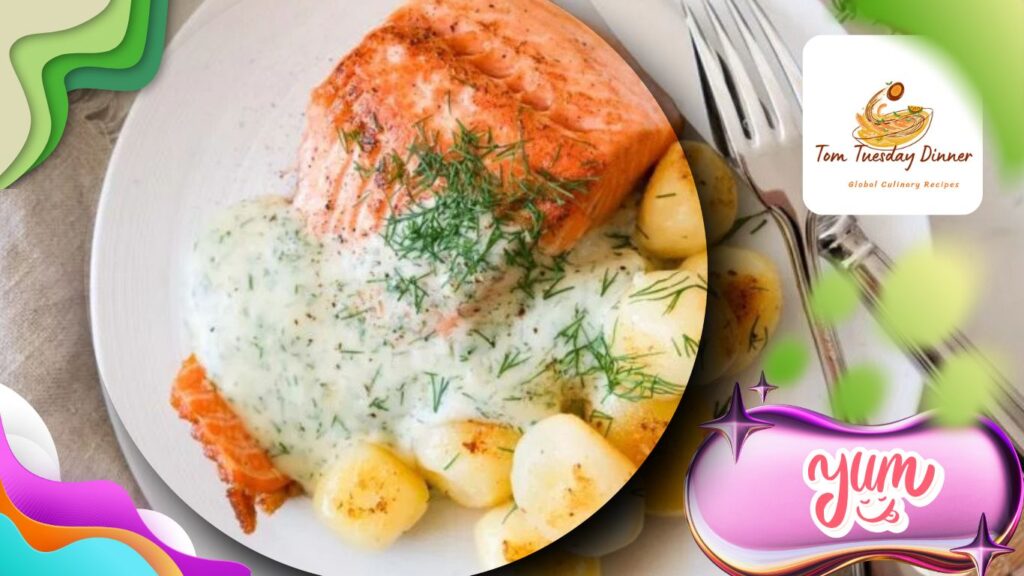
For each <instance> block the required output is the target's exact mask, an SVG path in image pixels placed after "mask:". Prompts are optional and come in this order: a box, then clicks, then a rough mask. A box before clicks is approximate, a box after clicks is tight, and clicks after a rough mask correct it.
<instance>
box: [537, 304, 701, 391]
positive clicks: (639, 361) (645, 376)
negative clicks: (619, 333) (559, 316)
mask: <svg viewBox="0 0 1024 576" xmlns="http://www.w3.org/2000/svg"><path fill="white" fill-rule="evenodd" d="M585 321H586V315H585V313H583V312H582V311H580V310H579V309H577V310H576V313H575V315H574V317H573V320H572V322H570V323H569V324H568V325H567V326H566V327H565V328H563V329H562V330H561V331H560V332H559V333H558V336H557V338H558V339H559V340H560V341H562V343H563V344H565V345H567V346H568V351H567V352H566V353H565V354H564V355H563V356H562V357H561V358H558V359H556V361H555V363H556V367H557V370H558V371H559V372H560V374H561V375H562V376H563V377H564V378H567V379H585V378H593V377H597V378H598V379H599V380H603V384H604V386H605V388H606V393H607V396H617V397H619V398H622V399H624V400H629V401H638V400H646V399H650V398H653V397H655V396H658V395H666V394H667V395H679V394H682V392H683V389H684V386H681V385H679V384H675V383H673V382H669V381H667V380H665V379H663V378H661V377H660V376H657V375H654V374H651V373H649V372H647V370H646V366H645V364H644V363H643V359H644V358H646V357H648V356H651V354H616V353H615V352H613V351H612V342H614V341H615V330H613V331H612V335H611V339H610V340H609V339H608V338H606V337H605V335H604V333H603V332H602V331H600V330H594V332H596V333H597V335H596V336H590V335H589V334H588V330H587V326H586V322H585Z"/></svg>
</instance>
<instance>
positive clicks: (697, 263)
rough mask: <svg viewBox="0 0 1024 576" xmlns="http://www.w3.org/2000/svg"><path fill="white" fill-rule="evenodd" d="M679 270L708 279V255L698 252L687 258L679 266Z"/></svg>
mask: <svg viewBox="0 0 1024 576" xmlns="http://www.w3.org/2000/svg"><path fill="white" fill-rule="evenodd" d="M679 269H680V270H683V271H684V272H689V273H691V274H696V275H697V276H698V277H700V278H704V279H707V277H708V253H707V252H699V253H697V254H694V255H692V256H690V257H688V258H687V259H686V260H683V262H682V263H681V264H680V265H679Z"/></svg>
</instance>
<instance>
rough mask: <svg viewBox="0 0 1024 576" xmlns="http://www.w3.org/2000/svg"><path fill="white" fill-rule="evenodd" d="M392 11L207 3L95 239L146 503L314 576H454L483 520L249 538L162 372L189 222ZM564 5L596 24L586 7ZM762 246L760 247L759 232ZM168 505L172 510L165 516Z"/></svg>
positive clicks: (248, 172) (455, 515)
mask: <svg viewBox="0 0 1024 576" xmlns="http://www.w3.org/2000/svg"><path fill="white" fill-rule="evenodd" d="M623 1H626V0H623ZM631 1H632V0H631ZM653 1H659V0H653ZM397 3H398V1H397V0H386V1H384V0H382V1H375V2H366V1H362V0H332V1H331V2H322V1H317V0H297V1H293V2H279V1H277V0H247V1H246V2H244V3H243V2H239V1H238V0H207V2H205V3H204V5H203V6H202V8H201V9H200V10H199V12H198V13H197V14H196V15H195V16H194V17H193V20H192V21H190V22H189V24H188V25H187V26H186V27H185V29H183V30H182V31H181V33H179V35H178V37H177V38H176V39H175V42H174V43H173V44H172V46H171V48H170V50H168V52H167V55H166V57H165V59H164V63H163V66H162V68H161V70H160V73H159V75H158V77H157V79H156V80H155V81H154V82H153V84H152V85H150V86H149V87H147V88H146V89H145V90H144V91H143V92H142V93H141V94H140V95H139V98H138V100H137V101H136V104H135V106H134V107H133V109H132V112H131V114H130V115H129V118H128V120H127V121H126V123H125V126H124V128H123V130H122V132H121V135H120V137H119V140H118V146H117V148H116V150H115V153H114V156H113V158H112V160H111V163H110V168H109V172H108V175H107V179H106V182H105V185H104V190H103V195H102V198H101V201H100V207H99V212H98V215H97V222H96V231H95V237H94V245H93V260H92V274H91V290H90V292H91V296H90V297H91V313H92V322H93V337H94V341H95V349H96V356H97V362H98V365H99V369H100V374H101V376H102V379H103V382H104V385H105V387H106V391H107V393H108V395H109V398H110V401H111V403H112V405H113V407H114V409H115V410H116V412H117V414H118V416H119V417H120V419H121V420H122V421H123V423H124V426H125V429H126V430H127V432H128V434H129V435H130V438H131V440H132V442H133V443H134V444H135V445H136V446H137V447H138V449H139V451H140V452H141V454H142V455H143V456H144V457H145V458H146V461H147V462H148V464H149V466H151V467H152V469H153V470H154V471H155V472H156V474H157V475H158V476H159V478H160V479H161V480H162V481H163V482H162V483H157V482H152V481H147V480H145V478H142V479H141V482H142V484H143V488H144V490H146V492H147V494H151V493H153V492H156V491H159V490H162V485H163V483H165V484H166V486H167V487H169V488H170V489H171V490H172V491H173V492H174V494H176V496H177V497H180V499H181V501H182V502H183V503H184V504H185V505H187V506H188V507H189V508H191V509H192V510H195V511H196V512H197V513H198V514H199V515H200V516H202V517H203V518H204V519H205V520H206V521H208V522H209V523H210V524H212V525H213V526H215V527H216V528H217V529H219V530H221V531H222V532H223V533H225V534H227V535H228V536H229V537H231V538H233V539H235V540H237V541H239V542H241V543H242V544H244V545H245V546H248V547H249V548H251V549H252V550H255V551H257V552H259V553H261V554H264V555H266V556H268V557H270V558H273V559H275V560H278V561H281V562H283V563H285V564H288V565H291V566H295V567H297V568H301V569H303V570H307V571H310V572H315V573H320V574H341V573H344V574H370V573H384V574H392V573H396V574H406V573H417V574H421V575H423V576H430V575H435V574H436V575H447V574H451V575H459V576H462V575H465V574H471V573H473V572H475V571H476V570H477V569H478V564H477V560H476V557H475V552H474V550H473V544H472V524H473V522H474V520H475V519H476V518H477V516H478V514H477V513H474V512H470V511H464V510H461V509H458V508H457V507H455V506H453V505H450V504H448V503H447V502H443V501H441V502H436V503H435V504H434V505H432V507H431V510H430V512H429V513H428V515H427V516H426V518H425V519H424V521H423V522H421V523H420V524H419V525H418V526H417V527H416V528H415V529H414V530H413V531H412V532H411V533H410V534H408V535H406V536H405V537H404V538H403V539H402V540H401V541H400V542H399V543H398V544H397V545H396V546H394V547H393V548H391V549H389V550H388V551H386V552H383V553H376V554H369V553H364V552H359V551H356V550H353V549H350V548H348V547H346V546H344V545H342V544H341V543H339V542H338V540H337V539H336V538H335V537H334V536H332V535H331V534H330V533H329V532H328V531H327V530H326V529H325V528H324V527H323V526H322V525H321V524H320V523H319V522H318V521H317V520H316V519H315V518H314V517H313V514H312V508H311V506H309V503H308V502H307V501H304V500H301V499H300V500H296V501H292V502H289V503H288V504H286V505H285V506H284V507H283V508H282V509H281V510H280V511H279V512H278V513H277V514H275V515H274V516H272V517H270V518H267V517H261V518H260V526H259V529H258V530H257V531H256V533H255V534H253V535H251V536H244V535H243V534H242V533H241V532H240V530H239V529H238V526H237V523H236V521H235V518H234V515H233V513H232V511H231V508H230V507H229V506H228V504H227V501H226V499H225V498H224V487H223V485H222V484H221V483H220V482H219V480H218V479H217V476H216V473H215V470H214V466H213V465H212V463H210V462H209V461H208V460H206V459H205V458H204V457H203V455H202V451H201V449H200V447H199V445H198V444H197V443H196V442H194V441H193V440H192V439H191V438H190V437H189V433H188V427H187V425H185V424H184V423H183V422H181V421H180V420H178V418H177V417H176V416H175V414H174V412H173V411H172V410H171V409H170V407H169V405H168V402H167V400H168V392H169V386H170V381H171V378H172V377H173V375H174V373H175V372H176V370H177V368H178V365H179V363H180V361H181V359H182V358H184V357H185V356H186V355H187V354H188V353H189V349H188V345H187V339H186V335H185V330H184V323H183V307H182V300H183V298H182V296H183V291H184V290H183V288H182V287H183V285H184V283H183V274H182V272H183V268H184V266H183V265H184V262H183V260H184V257H185V255H186V254H187V252H188V248H189V246H190V245H191V241H192V239H193V237H194V235H195V232H196V227H197V224H198V223H199V222H201V221H202V220H203V219H204V218H206V217H207V216H209V215H210V214H211V213H212V212H213V211H216V210H217V209H219V208H222V207H224V206H227V205H229V204H231V203H234V202H236V201H238V200H241V199H243V198H248V197H252V196H256V195H264V194H281V195H284V194H287V193H288V192H289V191H290V189H291V186H292V184H293V179H292V177H291V176H290V168H291V166H292V165H293V162H294V159H295V158H296V149H297V146H298V142H299V136H300V131H301V127H302V112H303V110H304V108H305V105H306V98H307V95H308V92H309V90H310V89H311V88H312V87H313V86H315V85H316V84H317V83H318V82H319V81H320V80H321V79H322V78H323V77H324V76H325V75H326V74H327V73H328V71H329V70H330V68H331V66H332V65H333V64H334V63H335V62H336V61H337V59H338V58H339V57H340V56H341V55H342V54H344V53H345V52H347V51H348V50H349V49H350V48H351V47H353V46H354V45H355V44H356V43H358V41H359V40H360V39H361V38H362V36H363V35H364V34H365V33H366V31H368V30H369V29H370V28H372V27H373V26H374V25H376V24H377V23H379V22H380V21H381V20H382V19H383V18H384V17H385V16H386V15H387V14H388V13H389V12H390V11H391V10H392V9H393V8H394V6H395V5H396V4H397ZM562 4H565V5H568V7H570V8H571V9H573V11H574V12H576V13H577V14H580V15H581V16H583V17H584V20H586V21H590V22H594V19H593V18H594V13H593V12H592V11H591V10H590V9H589V6H588V5H587V4H586V2H585V0H575V1H567V2H562ZM637 14H638V15H639V14H642V12H641V11H637ZM788 14H789V16H790V17H791V19H792V20H791V21H797V20H796V19H797V18H802V17H801V16H800V15H799V13H797V12H796V11H795V10H794V9H792V8H790V9H789V10H788ZM666 56H669V57H678V56H674V55H666ZM692 82H694V83H695V82H697V79H696V78H693V79H692ZM871 224H872V223H870V222H869V223H868V225H869V227H871V228H872V229H873V230H874V231H877V232H879V234H880V236H879V237H880V240H881V241H882V243H883V245H885V246H886V247H887V248H889V249H893V250H894V251H897V252H898V251H899V249H901V248H904V247H906V246H907V245H909V244H912V243H914V242H915V241H919V240H921V239H923V238H926V237H927V227H926V224H925V223H924V220H923V219H904V220H901V221H900V225H899V226H891V225H881V226H871ZM765 238H767V236H765ZM751 240H753V238H752V239H751ZM757 243H758V244H765V243H764V242H762V241H761V240H760V238H758V239H757ZM763 249H764V250H767V251H768V252H769V253H770V255H771V256H772V257H773V258H775V259H776V261H777V262H779V263H780V264H783V263H785V262H786V259H785V256H784V252H783V251H782V250H781V245H780V244H778V242H775V241H772V242H768V243H767V244H765V247H764V248H763ZM790 288H791V287H790ZM787 298H788V300H787V301H788V302H789V303H790V304H789V306H788V313H787V315H786V317H785V319H784V321H783V324H782V326H781V327H780V331H781V332H787V331H789V332H800V331H802V329H803V320H802V317H801V316H800V314H799V311H798V308H797V306H796V305H795V304H794V303H795V302H797V300H796V295H795V293H794V292H792V290H790V291H789V293H787ZM868 325H870V324H869V323H867V322H862V323H861V325H860V328H859V329H857V330H854V331H853V332H855V333H854V334H851V336H853V339H851V340H849V341H848V344H849V345H848V351H849V352H851V354H850V355H851V356H856V355H857V354H856V353H855V352H857V351H858V350H859V351H860V353H861V354H863V355H864V356H874V357H879V358H880V359H881V360H882V361H883V363H885V364H887V365H892V366H894V367H895V368H894V370H896V371H897V372H899V370H903V372H901V373H898V374H894V378H896V377H899V378H900V381H907V382H911V381H910V380H906V378H907V376H906V367H905V366H903V367H902V368H901V367H899V366H898V363H897V362H895V359H894V358H892V357H891V355H889V356H888V357H887V356H886V355H885V354H883V353H882V352H881V351H880V350H879V347H878V346H877V344H875V343H873V340H872V339H871V338H870V337H869V336H870V334H872V333H873V331H872V330H868V329H866V328H864V326H868ZM918 392H919V383H918V382H917V381H916V380H913V381H912V385H908V386H907V387H906V389H905V390H904V391H903V392H901V394H900V398H899V399H897V400H898V401H893V402H891V403H890V411H891V412H892V413H893V415H904V414H906V413H907V412H908V411H912V409H913V407H915V406H916V402H917V397H918ZM783 396H784V398H783ZM780 398H783V399H785V400H787V401H791V402H795V403H800V404H803V405H807V406H811V407H817V408H821V407H823V406H824V392H823V389H822V387H821V386H820V381H818V380H817V379H815V378H813V377H812V378H808V379H807V382H804V383H802V384H801V386H799V387H796V388H794V389H792V390H790V391H787V394H786V395H780ZM147 484H148V485H147ZM158 484H159V485H158ZM163 511H164V512H167V513H168V514H170V515H171V516H175V513H174V511H173V510H163ZM681 525H682V523H676V525H674V526H673V527H672V528H671V532H672V536H673V545H672V547H673V548H676V549H679V548H681V547H678V546H675V543H676V542H678V540H674V539H675V538H677V537H681V538H685V539H686V541H689V537H688V535H686V533H685V532H684V531H680V530H679V529H678V528H679V526H681ZM646 540H647V539H644V541H646ZM199 547H200V550H202V549H203V546H202V545H200V546H199ZM653 567H654V566H653V565H652V568H653ZM650 573H652V574H655V573H668V572H655V571H652V572H650ZM707 573H709V574H711V573H713V572H707Z"/></svg>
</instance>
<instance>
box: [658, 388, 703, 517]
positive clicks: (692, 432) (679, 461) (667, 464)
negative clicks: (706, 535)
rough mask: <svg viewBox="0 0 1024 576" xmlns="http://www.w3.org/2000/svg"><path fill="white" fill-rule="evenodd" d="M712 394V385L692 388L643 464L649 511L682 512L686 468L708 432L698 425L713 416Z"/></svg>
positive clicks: (674, 514)
mask: <svg viewBox="0 0 1024 576" xmlns="http://www.w3.org/2000/svg"><path fill="white" fill-rule="evenodd" d="M691 395H692V396H691ZM710 396H711V389H709V388H696V389H694V390H691V391H690V392H689V394H688V395H687V397H686V402H685V403H684V404H683V405H682V406H680V407H679V414H678V415H677V416H676V421H675V422H673V424H672V426H671V427H670V428H669V429H668V430H667V431H666V432H665V435H664V437H663V438H662V439H661V442H659V443H658V446H657V448H655V449H654V451H653V452H652V453H651V456H650V458H648V460H647V462H646V463H645V464H644V467H643V470H642V472H641V473H642V474H643V476H642V477H641V478H640V485H641V486H642V487H643V491H644V496H645V499H644V502H645V503H646V506H647V513H648V514H654V515H657V516H682V515H683V513H684V497H685V490H684V488H685V482H686V472H687V470H688V469H689V466H690V462H691V461H692V460H693V456H694V454H696V453H697V447H698V446H699V445H700V442H701V440H703V439H704V437H705V436H706V435H707V432H706V431H705V430H703V429H701V428H700V427H699V425H700V424H703V423H704V422H707V421H709V420H711V419H712V418H713V417H714V410H713V408H714V400H712V399H711V397H710Z"/></svg>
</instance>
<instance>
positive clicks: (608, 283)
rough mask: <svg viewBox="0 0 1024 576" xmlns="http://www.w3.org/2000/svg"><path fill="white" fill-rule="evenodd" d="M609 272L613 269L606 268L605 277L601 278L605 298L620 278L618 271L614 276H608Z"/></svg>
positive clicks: (602, 293) (602, 292) (602, 294)
mask: <svg viewBox="0 0 1024 576" xmlns="http://www.w3.org/2000/svg"><path fill="white" fill-rule="evenodd" d="M609 270H611V269H610V268H605V269H604V277H603V278H601V296H604V295H605V294H607V293H608V289H609V288H611V287H612V284H615V280H616V279H618V277H619V271H618V270H616V271H615V274H614V275H612V276H609V275H608V272H609Z"/></svg>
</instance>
